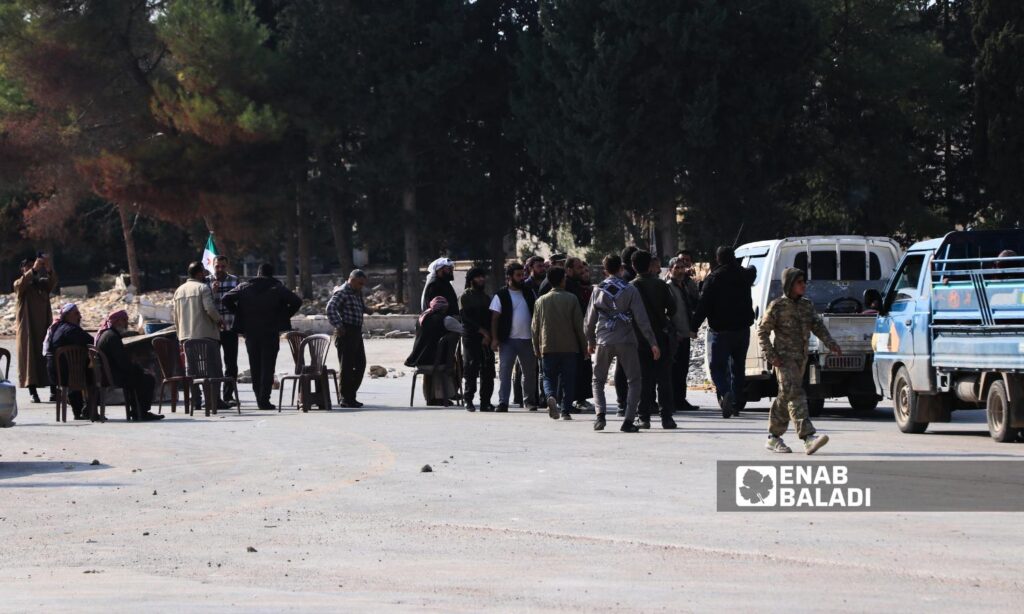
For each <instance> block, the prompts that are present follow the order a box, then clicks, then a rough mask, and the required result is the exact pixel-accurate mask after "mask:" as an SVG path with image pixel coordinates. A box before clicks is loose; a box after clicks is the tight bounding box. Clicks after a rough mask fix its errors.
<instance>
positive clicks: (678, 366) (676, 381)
mask: <svg viewBox="0 0 1024 614" xmlns="http://www.w3.org/2000/svg"><path fill="white" fill-rule="evenodd" d="M690 341H691V340H690V338H689V337H686V338H685V339H682V340H680V341H678V342H677V343H676V350H675V352H674V353H673V355H672V398H673V400H675V403H676V406H677V407H680V406H682V404H683V402H684V401H686V376H687V375H689V373H690Z"/></svg>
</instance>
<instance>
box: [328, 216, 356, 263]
mask: <svg viewBox="0 0 1024 614" xmlns="http://www.w3.org/2000/svg"><path fill="white" fill-rule="evenodd" d="M329 210H330V214H331V232H333V234H334V249H335V251H337V253H338V266H339V267H340V268H341V274H342V275H348V274H349V273H350V272H351V271H352V268H353V265H352V220H350V219H349V217H348V215H347V212H346V211H344V208H343V206H342V205H341V204H339V203H332V204H331V206H330V209H329Z"/></svg>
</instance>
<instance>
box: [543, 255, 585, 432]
mask: <svg viewBox="0 0 1024 614" xmlns="http://www.w3.org/2000/svg"><path fill="white" fill-rule="evenodd" d="M547 280H548V283H550V284H551V291H550V292H548V293H547V294H545V295H544V296H542V297H540V298H539V299H537V305H536V306H535V307H534V311H533V325H532V332H533V348H534V352H535V353H536V355H537V356H539V357H540V360H541V369H542V370H543V373H544V395H545V396H546V397H547V405H548V415H549V416H550V417H551V418H552V419H553V420H558V418H559V413H561V418H562V420H572V403H573V398H574V397H575V392H576V365H577V362H578V361H579V357H580V356H581V355H586V354H587V353H588V349H587V341H586V339H585V337H584V336H583V312H582V311H581V310H580V303H579V300H578V299H577V298H576V296H575V295H574V294H570V293H569V292H567V291H566V289H565V269H563V268H561V267H555V268H553V269H551V270H549V271H548V279H547ZM559 388H561V390H562V410H561V412H559V410H558V390H559Z"/></svg>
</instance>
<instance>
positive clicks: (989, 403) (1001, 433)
mask: <svg viewBox="0 0 1024 614" xmlns="http://www.w3.org/2000/svg"><path fill="white" fill-rule="evenodd" d="M985 413H986V414H987V415H988V432H989V434H990V435H992V439H995V440H996V441H998V442H999V443H1007V442H1011V441H1016V440H1017V429H1015V428H1011V427H1010V401H1009V399H1008V398H1007V394H1006V384H1004V383H1003V382H1001V381H998V382H995V383H994V384H992V387H991V388H989V389H988V397H986V399H985Z"/></svg>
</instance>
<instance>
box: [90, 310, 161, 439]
mask: <svg viewBox="0 0 1024 614" xmlns="http://www.w3.org/2000/svg"><path fill="white" fill-rule="evenodd" d="M127 333H128V312H127V311H124V310H123V309H121V310H118V311H115V312H113V313H111V314H110V315H108V316H107V319H106V320H104V322H103V325H102V326H100V329H99V331H98V332H97V333H96V347H97V348H99V350H100V351H101V352H103V356H105V357H106V359H107V365H108V366H109V367H110V377H111V378H113V380H114V381H113V382H104V383H106V384H113V385H114V386H120V387H121V388H122V389H123V390H124V391H125V392H127V393H130V395H131V396H132V397H134V401H135V406H134V407H133V408H132V414H133V416H134V417H135V419H136V420H137V421H139V422H148V421H152V420H163V418H164V417H163V415H159V414H154V413H152V412H151V411H149V410H150V408H151V407H153V389H154V387H155V386H156V379H155V378H154V377H153V376H152V375H150V374H149V373H146V371H145V370H144V369H143V368H142V367H140V366H139V365H137V364H135V363H134V362H132V359H131V357H130V356H128V350H126V349H124V343H122V342H121V337H123V336H125V335H126V334H127ZM128 402H129V399H127V398H126V399H125V403H128Z"/></svg>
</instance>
